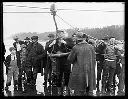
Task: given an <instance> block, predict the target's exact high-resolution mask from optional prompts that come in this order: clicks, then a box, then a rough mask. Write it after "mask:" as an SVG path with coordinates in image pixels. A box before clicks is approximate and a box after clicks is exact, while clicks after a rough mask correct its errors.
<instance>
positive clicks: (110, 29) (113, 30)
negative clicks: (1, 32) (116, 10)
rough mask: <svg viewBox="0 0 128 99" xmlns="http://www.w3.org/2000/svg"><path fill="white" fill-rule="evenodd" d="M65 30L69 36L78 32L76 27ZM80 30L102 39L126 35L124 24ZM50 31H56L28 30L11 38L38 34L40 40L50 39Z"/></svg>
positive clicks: (121, 37)
mask: <svg viewBox="0 0 128 99" xmlns="http://www.w3.org/2000/svg"><path fill="white" fill-rule="evenodd" d="M65 31H66V32H67V33H68V34H69V37H71V36H72V34H73V33H76V30H75V29H66V30H65ZM80 31H82V32H84V33H86V34H88V35H90V36H93V37H95V38H98V39H102V38H103V37H105V36H106V35H108V36H114V37H116V39H117V40H124V37H125V35H124V25H112V26H106V27H103V28H91V29H88V28H82V29H81V30H80ZM50 33H53V34H55V32H44V33H37V32H34V33H32V32H28V33H17V34H15V35H13V36H11V38H12V37H14V36H18V37H19V38H20V39H21V40H23V39H24V38H25V37H31V36H33V35H36V36H39V40H43V41H45V40H47V39H48V37H47V36H48V34H50Z"/></svg>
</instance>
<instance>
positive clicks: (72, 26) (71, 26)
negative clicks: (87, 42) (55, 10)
mask: <svg viewBox="0 0 128 99" xmlns="http://www.w3.org/2000/svg"><path fill="white" fill-rule="evenodd" d="M56 15H57V14H56ZM57 16H58V15H57ZM58 17H59V18H60V19H61V20H62V21H64V22H65V23H66V24H68V25H69V26H71V27H72V28H74V29H76V28H75V27H73V26H72V25H70V24H69V23H68V22H66V21H65V20H64V19H63V18H61V17H60V16H58ZM76 31H78V32H79V30H76ZM86 35H87V36H89V37H91V38H93V39H96V40H98V39H97V38H95V37H92V36H90V35H88V34H86Z"/></svg>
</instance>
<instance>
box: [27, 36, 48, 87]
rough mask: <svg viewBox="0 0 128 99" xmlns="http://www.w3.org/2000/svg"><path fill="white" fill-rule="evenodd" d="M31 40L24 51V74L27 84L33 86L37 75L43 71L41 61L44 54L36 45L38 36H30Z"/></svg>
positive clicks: (41, 48) (42, 49) (38, 45)
mask: <svg viewBox="0 0 128 99" xmlns="http://www.w3.org/2000/svg"><path fill="white" fill-rule="evenodd" d="M31 39H32V42H31V43H30V44H29V46H28V47H27V51H26V72H27V83H28V84H31V85H35V84H36V78H37V73H40V72H41V71H42V69H43V68H42V67H43V66H42V65H43V61H42V60H43V57H44V56H45V54H46V53H45V50H44V48H43V46H42V45H41V44H40V43H38V36H32V37H31ZM32 68H33V70H32Z"/></svg>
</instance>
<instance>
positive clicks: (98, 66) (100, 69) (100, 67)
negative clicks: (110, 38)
mask: <svg viewBox="0 0 128 99" xmlns="http://www.w3.org/2000/svg"><path fill="white" fill-rule="evenodd" d="M102 69H103V62H100V61H99V62H97V85H96V87H97V91H99V81H100V80H101V73H102Z"/></svg>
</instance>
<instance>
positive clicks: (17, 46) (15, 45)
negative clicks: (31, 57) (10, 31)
mask: <svg viewBox="0 0 128 99" xmlns="http://www.w3.org/2000/svg"><path fill="white" fill-rule="evenodd" d="M14 40H15V42H14V43H13V46H14V47H15V48H16V51H20V50H21V47H20V45H22V44H24V41H21V40H19V38H18V37H17V36H16V37H14Z"/></svg>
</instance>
